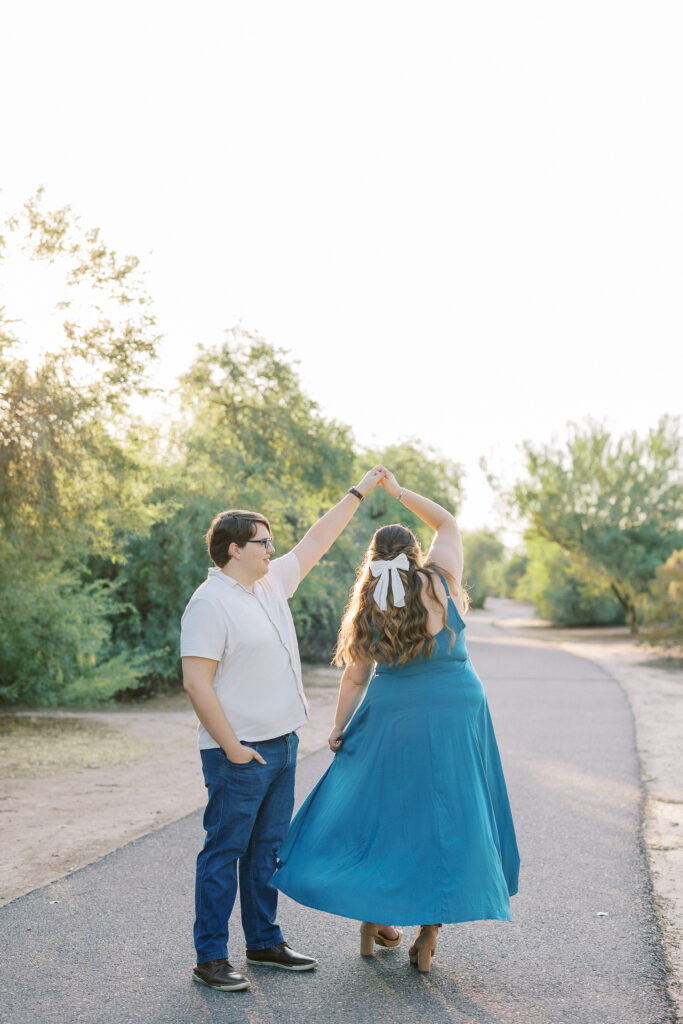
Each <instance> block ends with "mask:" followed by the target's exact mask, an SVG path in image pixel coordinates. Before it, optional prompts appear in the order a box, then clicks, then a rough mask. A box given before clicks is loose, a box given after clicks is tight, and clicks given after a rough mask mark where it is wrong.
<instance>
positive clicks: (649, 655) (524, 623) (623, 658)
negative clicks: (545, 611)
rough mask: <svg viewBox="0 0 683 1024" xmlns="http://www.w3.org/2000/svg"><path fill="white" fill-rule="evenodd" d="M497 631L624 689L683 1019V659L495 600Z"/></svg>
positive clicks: (673, 986)
mask: <svg viewBox="0 0 683 1024" xmlns="http://www.w3.org/2000/svg"><path fill="white" fill-rule="evenodd" d="M488 610H489V611H493V612H494V614H496V615H497V616H499V617H497V618H496V619H495V621H494V623H493V624H494V626H496V627H497V628H499V629H500V630H501V631H502V632H504V633H505V634H506V642H509V639H510V637H511V636H514V637H517V638H518V639H519V640H520V642H523V643H542V644H551V645H553V646H555V647H559V648H561V649H562V650H565V651H567V652H568V653H570V654H574V655H577V656H578V657H580V658H586V659H588V660H589V661H593V662H595V664H597V665H599V666H600V667H601V668H603V669H604V670H605V671H606V672H608V673H609V674H610V675H611V676H612V678H613V679H616V681H617V682H618V683H619V684H620V685H621V687H622V689H623V690H624V692H625V694H626V696H627V699H628V701H629V703H630V705H631V709H632V711H633V718H634V722H635V733H636V748H637V751H638V757H639V759H640V765H641V778H642V782H643V788H644V793H645V808H644V818H643V842H644V845H645V850H646V854H647V859H648V864H649V868H650V877H651V880H652V887H653V892H654V900H655V907H656V910H657V915H658V918H659V922H660V927H661V929H662V935H663V938H664V944H665V952H666V957H667V961H668V966H669V969H670V982H669V990H670V994H671V997H672V999H673V1001H674V1004H675V1006H676V1007H677V1010H678V1015H679V1016H678V1019H679V1020H681V1021H683V948H682V947H683V754H682V752H681V751H682V749H683V747H682V744H681V737H682V736H683V660H682V659H681V658H676V657H672V656H671V654H670V652H667V651H666V650H665V649H659V648H654V647H651V646H649V645H647V644H638V643H637V642H636V641H635V640H634V639H633V637H631V636H630V634H629V632H628V630H627V629H626V627H624V628H621V629H608V628H605V629H601V628H594V629H558V628H555V627H552V626H551V625H550V624H549V623H547V622H543V621H542V620H538V619H535V618H534V617H533V608H532V606H530V605H521V604H516V603H514V602H509V601H501V600H490V601H489V602H488Z"/></svg>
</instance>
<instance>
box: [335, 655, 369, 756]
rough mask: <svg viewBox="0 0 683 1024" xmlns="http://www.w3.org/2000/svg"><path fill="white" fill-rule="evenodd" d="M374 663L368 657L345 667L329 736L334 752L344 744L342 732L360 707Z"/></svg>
mask: <svg viewBox="0 0 683 1024" xmlns="http://www.w3.org/2000/svg"><path fill="white" fill-rule="evenodd" d="M372 665H373V663H372V661H370V660H369V659H368V660H367V661H365V660H363V661H355V662H354V663H353V664H352V665H347V666H346V668H345V669H344V672H343V675H342V677H341V682H340V684H339V696H338V698H337V710H336V711H335V713H334V726H333V728H332V732H331V733H330V735H329V736H328V738H327V742H328V744H329V747H330V750H331V751H332V753H333V754H336V753H337V751H338V750H339V749H340V747H341V745H342V739H341V736H342V733H343V732H344V729H345V728H346V726H347V725H348V724H349V722H350V721H351V718H352V716H353V713H354V711H355V710H356V708H357V707H358V705H359V703H360V700H361V697H362V696H363V693H364V692H365V688H366V686H367V685H368V682H369V681H370V674H371V672H372Z"/></svg>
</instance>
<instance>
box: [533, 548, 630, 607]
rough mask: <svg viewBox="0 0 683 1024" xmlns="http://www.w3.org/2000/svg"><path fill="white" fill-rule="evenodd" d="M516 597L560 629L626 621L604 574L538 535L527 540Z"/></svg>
mask: <svg viewBox="0 0 683 1024" xmlns="http://www.w3.org/2000/svg"><path fill="white" fill-rule="evenodd" d="M513 596H514V597H516V598H518V599H519V600H522V601H531V602H532V604H535V605H536V608H537V609H538V613H539V615H540V616H541V618H543V619H548V620H550V621H551V622H554V623H556V624H557V625H561V626H585V625H621V624H622V623H623V622H624V618H625V617H624V610H623V608H622V607H621V605H620V604H619V602H618V601H617V599H616V597H615V595H614V593H613V591H612V589H611V587H610V583H609V579H608V578H607V576H606V575H605V574H604V573H600V572H599V571H597V570H596V569H594V568H593V567H592V566H591V565H590V564H588V563H587V562H586V561H585V559H582V558H581V557H580V556H579V555H575V554H570V553H569V552H568V551H566V550H565V549H564V548H562V547H561V546H560V545H559V544H555V543H553V541H548V540H545V539H544V538H543V537H538V536H529V537H528V538H527V558H526V567H525V572H524V575H523V576H522V577H521V578H520V580H519V582H518V584H517V587H516V589H515V591H514V595H513Z"/></svg>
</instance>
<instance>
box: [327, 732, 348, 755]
mask: <svg viewBox="0 0 683 1024" xmlns="http://www.w3.org/2000/svg"><path fill="white" fill-rule="evenodd" d="M343 732H344V730H343V729H338V728H337V726H336V725H335V726H334V728H333V729H332V732H331V733H330V735H329V736H328V737H327V743H328V746H329V748H330V750H331V751H332V753H333V754H336V753H337V751H338V750H341V745H342V733H343Z"/></svg>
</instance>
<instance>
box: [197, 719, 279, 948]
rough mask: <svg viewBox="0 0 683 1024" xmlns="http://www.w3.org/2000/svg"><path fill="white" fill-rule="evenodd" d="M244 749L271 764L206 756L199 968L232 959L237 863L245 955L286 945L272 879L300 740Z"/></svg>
mask: <svg viewBox="0 0 683 1024" xmlns="http://www.w3.org/2000/svg"><path fill="white" fill-rule="evenodd" d="M245 745H247V746H250V747H252V748H253V749H254V750H257V751H258V752H259V754H261V756H262V757H263V759H264V760H265V761H266V762H267V763H266V764H260V763H259V762H258V761H254V760H252V761H248V762H247V763H246V764H233V762H232V761H229V760H228V758H227V757H226V756H225V753H224V751H223V750H222V749H221V748H220V747H213V748H211V749H210V750H202V751H201V756H202V769H203V772H204V781H205V783H206V787H207V789H208V791H209V799H208V803H207V805H206V810H205V811H204V828H205V829H206V839H205V841H204V847H203V849H202V851H201V853H200V854H199V856H198V857H197V878H196V885H195V912H196V919H195V925H194V944H195V948H196V950H197V963H204V962H205V961H206V960H218V959H219V958H220V957H224V956H227V955H228V919H229V917H230V914H231V913H232V908H233V906H234V904H235V897H236V896H237V862H238V861H239V884H240V905H241V910H242V928H243V930H244V937H245V939H246V942H247V949H253V950H256V949H267V948H268V947H269V946H276V945H277V944H278V943H280V942H282V941H283V935H282V932H281V931H280V928H279V926H278V925H277V924H276V923H275V917H276V915H277V897H278V893H277V889H275V888H273V886H271V885H270V879H271V878H272V877H273V874H274V872H275V868H276V861H275V858H276V851H277V850H278V849H279V848H280V846H282V843H283V841H284V838H285V836H286V835H287V830H288V828H289V823H290V820H291V817H292V810H293V809H294V772H295V769H296V752H297V747H298V745H299V740H298V737H297V735H296V733H294V732H290V733H288V734H287V735H286V736H284V737H283V736H280V737H278V738H277V739H274V740H265V741H263V742H259V743H248V744H245Z"/></svg>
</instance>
